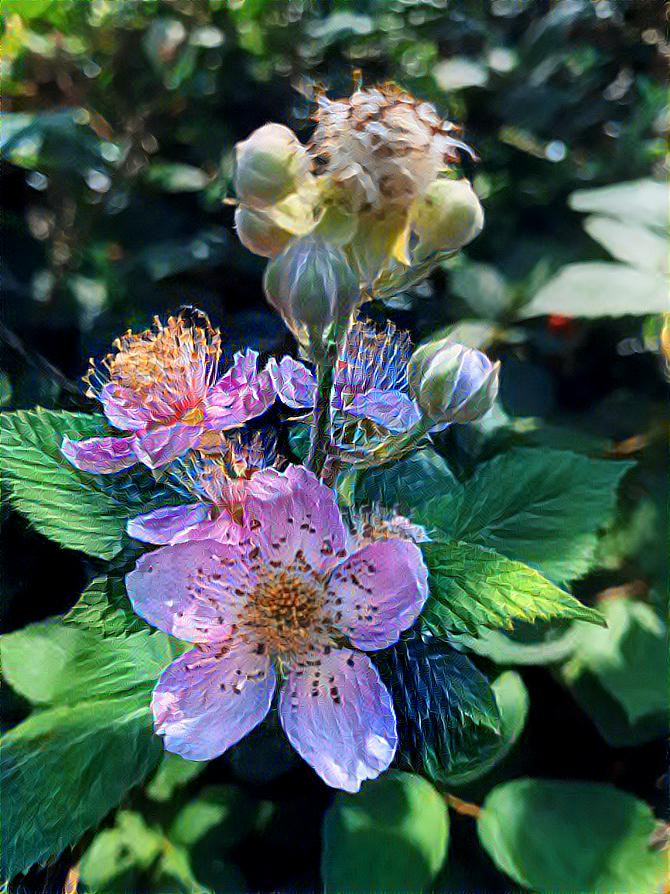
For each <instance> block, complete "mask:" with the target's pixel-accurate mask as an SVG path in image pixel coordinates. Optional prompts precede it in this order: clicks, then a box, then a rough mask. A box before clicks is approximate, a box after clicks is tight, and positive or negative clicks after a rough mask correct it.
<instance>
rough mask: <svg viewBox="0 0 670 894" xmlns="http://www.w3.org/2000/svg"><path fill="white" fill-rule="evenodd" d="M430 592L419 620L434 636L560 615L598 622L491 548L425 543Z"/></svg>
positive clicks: (566, 595)
mask: <svg viewBox="0 0 670 894" xmlns="http://www.w3.org/2000/svg"><path fill="white" fill-rule="evenodd" d="M423 556H424V559H425V561H426V565H427V566H428V571H429V573H430V597H429V598H428V601H427V602H426V605H425V607H424V610H423V613H422V615H421V619H422V622H423V624H424V625H425V626H426V627H427V628H428V629H429V630H430V631H431V632H432V633H433V634H435V635H436V636H446V635H447V634H449V633H452V632H453V633H474V634H476V633H477V632H478V630H479V628H480V627H489V628H497V627H505V628H508V629H509V628H511V627H512V625H513V623H514V622H515V621H535V620H538V619H539V620H549V619H553V618H556V619H558V618H560V619H564V620H582V621H593V622H595V623H602V618H601V616H600V615H599V614H598V612H596V611H595V610H594V609H591V608H588V607H587V606H585V605H582V603H581V602H579V601H578V600H577V599H575V598H574V596H571V595H570V594H569V593H565V592H564V591H563V590H560V589H559V588H558V587H557V586H555V585H554V584H552V583H551V581H548V580H547V579H546V578H545V577H542V575H541V574H540V573H539V572H538V571H535V569H534V568H530V567H529V566H528V565H524V564H523V563H522V562H515V561H514V560H513V559H508V558H507V557H506V556H501V555H500V553H497V552H495V550H492V549H487V548H486V547H483V546H477V545H476V544H472V543H460V542H456V541H451V542H448V543H425V544H423Z"/></svg>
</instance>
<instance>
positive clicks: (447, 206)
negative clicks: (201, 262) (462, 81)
mask: <svg viewBox="0 0 670 894" xmlns="http://www.w3.org/2000/svg"><path fill="white" fill-rule="evenodd" d="M314 117H315V121H316V127H315V130H314V133H313V135H312V140H311V142H310V143H309V145H303V144H302V143H301V142H300V141H299V140H298V138H297V137H296V135H295V134H294V133H293V132H292V131H291V130H289V129H288V128H287V127H284V126H282V125H279V124H266V125H264V126H263V127H261V128H259V129H258V130H256V131H254V133H252V134H251V136H250V137H249V138H248V139H246V140H244V141H243V142H241V143H238V144H237V147H236V173H235V188H236V191H237V196H238V200H239V203H240V204H239V206H238V208H237V210H236V214H235V224H236V227H237V232H238V235H239V238H240V241H241V242H242V244H243V245H245V246H246V247H247V248H248V249H250V250H251V251H253V252H255V253H256V254H259V255H262V256H263V257H267V258H271V259H276V260H275V266H274V269H273V271H272V273H269V274H268V276H267V277H266V284H267V286H268V288H269V291H268V298H269V300H270V302H271V303H272V304H273V305H274V306H276V307H277V308H278V309H279V310H280V312H281V313H282V316H283V317H284V319H285V320H286V321H287V323H288V324H289V326H290V328H291V329H292V330H293V331H294V332H296V331H300V332H303V333H304V331H305V330H307V329H312V328H313V327H314V325H317V328H323V326H324V325H326V326H327V325H328V324H329V323H332V322H333V320H334V319H335V318H336V317H337V316H338V313H337V312H336V311H335V310H334V308H333V307H332V306H331V304H330V302H331V299H332V298H333V296H334V295H335V294H336V293H339V292H342V293H344V294H345V295H346V296H347V298H346V301H347V302H348V301H349V300H350V299H349V294H350V277H349V276H348V275H346V276H345V281H344V282H343V283H342V284H341V285H333V282H332V275H335V276H339V275H340V274H341V273H342V271H343V270H344V267H345V266H348V267H349V268H350V269H351V270H352V271H353V275H354V276H355V278H356V281H357V292H358V293H359V295H360V298H359V299H358V300H360V301H362V300H366V299H368V298H372V297H375V295H376V293H377V292H379V293H380V294H381V293H382V292H383V294H385V295H388V294H389V293H393V291H394V290H395V289H396V288H397V286H395V285H394V284H399V283H400V282H401V280H402V277H403V276H405V275H406V274H407V273H408V272H409V271H411V270H412V269H416V270H417V271H418V272H419V273H418V275H419V276H420V277H423V276H426V275H427V274H428V272H430V269H431V268H432V266H434V264H435V263H437V262H438V261H440V260H441V259H442V258H444V257H446V256H447V255H449V254H451V253H453V252H456V251H458V250H459V249H460V248H462V246H463V245H465V244H466V243H467V242H470V241H471V240H472V239H474V238H475V236H477V234H478V233H479V232H480V230H481V228H482V225H483V212H482V208H481V205H480V204H479V200H478V198H477V196H476V194H475V193H474V191H473V189H472V187H471V186H470V184H469V182H468V181H467V180H464V179H455V173H454V167H453V166H454V164H455V163H456V162H457V161H458V159H459V157H460V153H461V152H469V153H470V154H472V153H471V150H470V149H469V147H468V146H467V145H466V144H465V143H463V142H462V141H460V140H458V139H457V138H456V137H455V136H454V134H455V132H456V131H457V130H458V128H457V127H456V125H454V124H452V123H451V122H449V121H445V120H443V119H442V118H440V116H439V115H438V113H437V111H436V110H435V108H434V107H433V106H432V105H431V104H430V103H427V102H421V101H419V100H417V99H415V98H414V97H412V96H410V94H408V93H406V92H405V91H403V90H401V89H400V88H398V87H396V86H395V85H392V84H384V85H381V86H377V87H371V88H369V89H357V90H356V91H355V92H354V93H353V94H352V95H351V96H350V97H348V98H345V99H339V100H331V99H329V98H328V97H326V96H325V95H323V94H321V95H319V96H318V97H317V110H316V113H315V116H314ZM317 254H318V255H319V260H318V262H316V261H315V264H316V266H314V265H313V264H312V263H311V261H310V264H308V265H307V266H305V261H306V259H307V258H310V259H315V258H316V255H317ZM298 259H300V260H299V261H298ZM342 259H344V262H343V261H342ZM298 269H300V270H306V269H309V277H311V280H310V279H309V277H308V278H307V279H305V280H304V283H303V284H301V285H298V286H296V287H295V288H294V287H293V286H291V288H290V289H289V288H288V287H287V284H288V282H289V279H290V277H291V275H292V274H294V273H296V272H297V270H298ZM319 270H321V271H322V272H324V273H325V274H326V280H325V281H324V285H323V290H324V291H327V295H326V297H325V298H321V297H318V296H316V295H313V298H312V300H313V301H314V302H316V303H320V305H321V306H320V307H319V308H318V309H314V310H310V309H309V308H308V307H307V305H308V304H309V302H306V301H305V300H303V298H296V295H304V291H305V288H306V285H305V283H307V282H309V285H310V287H314V288H317V283H316V281H315V280H314V278H313V277H314V276H317V274H318V272H319ZM326 270H327V273H326ZM304 276H305V277H307V276H308V274H307V273H305V274H304ZM317 290H318V289H317ZM342 312H343V313H345V314H348V313H349V312H350V308H349V307H348V306H347V307H345V308H343V311H342ZM304 314H308V315H309V314H311V318H310V319H308V318H307V316H304ZM314 317H316V321H315V319H314Z"/></svg>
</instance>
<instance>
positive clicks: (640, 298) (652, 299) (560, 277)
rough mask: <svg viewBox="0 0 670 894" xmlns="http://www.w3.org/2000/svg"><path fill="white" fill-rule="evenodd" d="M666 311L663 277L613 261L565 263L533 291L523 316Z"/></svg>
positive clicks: (624, 314)
mask: <svg viewBox="0 0 670 894" xmlns="http://www.w3.org/2000/svg"><path fill="white" fill-rule="evenodd" d="M667 309H668V285H667V281H666V279H665V277H664V276H663V275H662V274H661V273H659V272H657V271H655V270H654V271H650V270H639V269H637V268H636V267H631V266H629V265H628V264H617V263H615V262H614V261H584V262H582V263H578V264H567V265H566V266H565V267H563V268H562V269H561V270H560V271H559V272H558V273H557V275H556V276H555V277H554V278H553V279H550V280H549V282H548V283H546V285H544V286H542V288H541V289H540V290H539V292H536V293H535V295H534V296H533V298H532V300H531V301H530V303H529V304H526V305H525V306H524V308H523V311H522V316H523V317H526V318H527V317H540V316H544V315H545V314H560V315H561V316H565V317H623V316H627V315H632V316H644V315H645V314H654V313H663V312H664V311H666V310H667Z"/></svg>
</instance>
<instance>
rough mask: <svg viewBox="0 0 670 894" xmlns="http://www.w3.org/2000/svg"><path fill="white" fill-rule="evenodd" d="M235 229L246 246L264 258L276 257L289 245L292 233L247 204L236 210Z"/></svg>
mask: <svg viewBox="0 0 670 894" xmlns="http://www.w3.org/2000/svg"><path fill="white" fill-rule="evenodd" d="M235 229H236V230H237V235H238V238H239V240H240V242H241V243H242V245H244V247H245V248H248V249H249V251H253V252H254V254H257V255H261V256H262V257H264V258H274V257H276V255H278V254H279V253H280V252H282V251H283V250H284V249H285V248H286V246H287V245H288V243H289V241H290V239H291V234H290V233H287V232H286V230H282V228H281V227H278V226H277V225H276V224H275V223H273V222H272V221H271V220H270V219H269V218H268V217H267V216H266V215H265V214H263V212H262V211H254V209H253V208H249V207H247V206H246V205H240V206H239V207H238V208H237V209H236V210H235Z"/></svg>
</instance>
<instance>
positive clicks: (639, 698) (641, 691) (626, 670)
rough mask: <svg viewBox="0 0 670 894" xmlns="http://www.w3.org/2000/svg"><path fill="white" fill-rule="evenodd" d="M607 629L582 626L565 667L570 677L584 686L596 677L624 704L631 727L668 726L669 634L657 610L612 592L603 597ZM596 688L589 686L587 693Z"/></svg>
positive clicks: (567, 678) (574, 683)
mask: <svg viewBox="0 0 670 894" xmlns="http://www.w3.org/2000/svg"><path fill="white" fill-rule="evenodd" d="M601 608H602V612H603V614H604V616H605V618H606V619H607V624H608V626H607V628H606V629H605V630H598V631H593V632H592V631H590V630H588V629H587V628H582V629H581V630H580V635H579V641H578V644H577V648H576V649H575V652H574V654H573V657H572V658H571V659H570V661H568V662H567V663H566V664H565V665H564V666H563V667H562V669H561V676H562V679H563V680H564V682H565V683H566V684H567V685H569V686H570V687H571V688H572V689H574V690H576V691H579V690H580V688H582V684H584V685H586V686H588V685H589V678H591V677H593V678H595V680H596V682H597V683H598V685H599V687H601V688H602V689H603V690H604V691H605V692H606V693H607V694H608V695H609V697H610V698H611V699H614V700H615V701H616V702H617V703H618V704H619V705H620V706H621V708H622V710H623V712H624V714H625V716H626V720H627V723H628V725H629V726H630V727H635V726H636V725H637V724H640V723H642V722H643V721H646V728H647V729H653V724H650V721H653V720H654V719H655V720H656V721H657V722H656V724H655V725H656V728H657V729H659V728H660V730H661V731H662V730H663V728H664V727H667V724H668V710H669V709H670V701H669V699H668V687H667V681H666V670H667V664H668V634H667V629H666V627H665V625H664V624H663V622H662V621H661V620H660V618H659V617H658V615H657V614H656V613H655V612H654V610H653V609H652V608H651V607H650V606H648V605H645V604H644V603H641V602H635V601H633V600H630V599H625V598H620V599H617V598H612V599H608V600H605V601H604V602H603V603H602V606H601ZM591 692H593V690H592V689H591V690H589V693H587V696H586V698H587V699H588V697H589V694H590V693H591Z"/></svg>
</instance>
